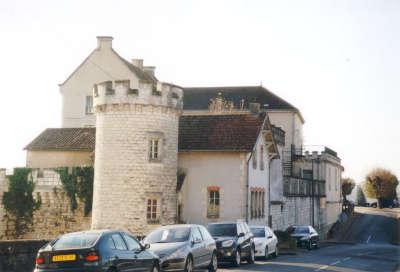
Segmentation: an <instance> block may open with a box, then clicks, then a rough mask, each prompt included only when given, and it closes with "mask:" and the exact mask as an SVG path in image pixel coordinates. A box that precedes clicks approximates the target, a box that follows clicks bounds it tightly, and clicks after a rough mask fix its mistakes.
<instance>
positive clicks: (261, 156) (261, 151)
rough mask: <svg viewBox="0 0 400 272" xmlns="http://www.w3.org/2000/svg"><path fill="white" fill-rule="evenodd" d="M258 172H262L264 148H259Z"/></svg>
mask: <svg viewBox="0 0 400 272" xmlns="http://www.w3.org/2000/svg"><path fill="white" fill-rule="evenodd" d="M260 170H261V171H262V170H264V146H261V147H260Z"/></svg>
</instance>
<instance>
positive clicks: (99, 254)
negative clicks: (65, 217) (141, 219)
mask: <svg viewBox="0 0 400 272" xmlns="http://www.w3.org/2000/svg"><path fill="white" fill-rule="evenodd" d="M72 271H74V272H90V271H92V272H98V271H107V272H116V271H118V272H119V271H121V272H122V271H151V272H158V271H159V259H158V257H157V256H156V255H155V254H153V253H151V252H150V251H149V250H148V249H147V248H146V247H145V246H143V245H141V244H140V243H139V242H138V240H136V238H135V237H133V236H132V235H130V234H129V233H126V232H122V231H111V230H103V231H100V230H99V231H97V230H92V231H83V232H74V233H68V234H64V235H61V236H60V237H58V238H57V239H55V240H54V241H52V242H50V243H48V244H47V245H45V246H44V247H42V248H41V249H40V250H39V252H38V254H37V257H36V267H35V270H34V272H72Z"/></svg>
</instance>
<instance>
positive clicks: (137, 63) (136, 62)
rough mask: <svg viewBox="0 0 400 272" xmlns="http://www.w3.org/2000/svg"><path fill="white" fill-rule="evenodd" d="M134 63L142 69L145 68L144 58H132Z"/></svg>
mask: <svg viewBox="0 0 400 272" xmlns="http://www.w3.org/2000/svg"><path fill="white" fill-rule="evenodd" d="M132 64H133V65H135V66H136V67H139V68H140V69H143V60H142V59H132Z"/></svg>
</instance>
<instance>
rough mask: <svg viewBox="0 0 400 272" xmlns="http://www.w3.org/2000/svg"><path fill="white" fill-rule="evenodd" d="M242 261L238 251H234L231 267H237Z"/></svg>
mask: <svg viewBox="0 0 400 272" xmlns="http://www.w3.org/2000/svg"><path fill="white" fill-rule="evenodd" d="M241 261H242V256H241V255H240V249H236V251H235V256H234V257H233V265H234V266H236V267H238V266H240V262H241Z"/></svg>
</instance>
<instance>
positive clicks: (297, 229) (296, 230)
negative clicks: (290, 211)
mask: <svg viewBox="0 0 400 272" xmlns="http://www.w3.org/2000/svg"><path fill="white" fill-rule="evenodd" d="M293 233H295V234H306V233H310V229H309V228H308V227H303V226H300V227H294V231H293Z"/></svg>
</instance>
